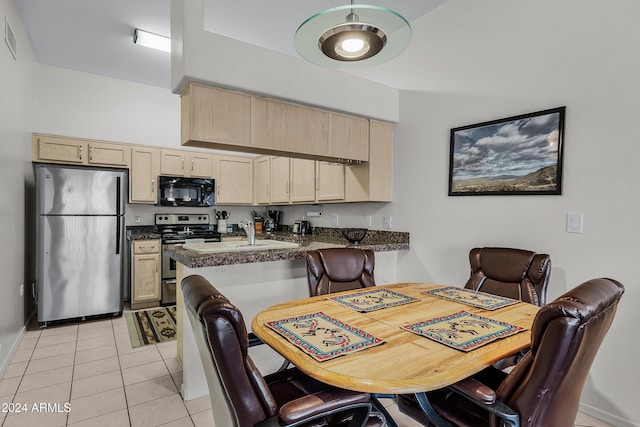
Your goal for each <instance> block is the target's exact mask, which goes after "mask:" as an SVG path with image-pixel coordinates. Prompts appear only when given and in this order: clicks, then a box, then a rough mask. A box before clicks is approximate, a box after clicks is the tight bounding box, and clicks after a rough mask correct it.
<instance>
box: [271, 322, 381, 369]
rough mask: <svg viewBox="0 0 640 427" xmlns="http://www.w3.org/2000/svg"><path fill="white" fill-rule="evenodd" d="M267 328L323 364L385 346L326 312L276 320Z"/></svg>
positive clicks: (379, 340) (376, 339) (378, 339)
mask: <svg viewBox="0 0 640 427" xmlns="http://www.w3.org/2000/svg"><path fill="white" fill-rule="evenodd" d="M266 325H267V326H268V327H269V328H271V329H273V330H274V331H276V332H277V333H279V334H280V335H282V336H283V337H284V338H286V339H287V340H288V341H289V342H290V343H292V344H294V345H295V346H297V347H298V348H300V349H301V350H302V351H304V352H305V353H307V354H308V355H309V356H311V357H313V358H314V359H315V360H317V361H319V362H323V361H325V360H330V359H333V358H335V357H338V356H343V355H346V354H350V353H354V352H356V351H361V350H364V349H367V348H370V347H373V346H376V345H379V344H382V343H383V342H384V341H383V340H381V339H380V338H377V337H375V336H373V335H371V334H369V333H367V332H365V331H363V330H361V329H358V328H355V327H353V326H351V325H348V324H346V323H344V322H342V321H340V320H338V319H335V318H333V317H331V316H328V315H326V314H325V313H323V312H317V313H311V314H305V315H302V316H295V317H289V318H287V319H281V320H275V321H272V322H267V323H266Z"/></svg>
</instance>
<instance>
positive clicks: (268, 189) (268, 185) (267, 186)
mask: <svg viewBox="0 0 640 427" xmlns="http://www.w3.org/2000/svg"><path fill="white" fill-rule="evenodd" d="M267 197H269V184H267Z"/></svg>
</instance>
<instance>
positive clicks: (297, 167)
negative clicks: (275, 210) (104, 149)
mask: <svg viewBox="0 0 640 427" xmlns="http://www.w3.org/2000/svg"><path fill="white" fill-rule="evenodd" d="M290 177H291V178H290V179H291V194H290V200H291V203H309V202H311V203H313V202H315V200H316V162H315V160H306V159H291V169H290Z"/></svg>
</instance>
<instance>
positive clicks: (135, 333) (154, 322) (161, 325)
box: [125, 306, 176, 348]
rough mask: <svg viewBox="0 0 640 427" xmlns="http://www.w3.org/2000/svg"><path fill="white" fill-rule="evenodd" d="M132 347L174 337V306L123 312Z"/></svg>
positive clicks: (170, 339) (156, 342) (171, 339)
mask: <svg viewBox="0 0 640 427" xmlns="http://www.w3.org/2000/svg"><path fill="white" fill-rule="evenodd" d="M125 318H126V320H127V328H128V329H129V338H130V339H131V346H132V347H133V348H136V347H142V346H143V345H149V344H159V343H162V342H167V341H173V340H175V339H176V307H175V306H171V307H161V308H153V309H149V310H140V311H132V312H128V313H125Z"/></svg>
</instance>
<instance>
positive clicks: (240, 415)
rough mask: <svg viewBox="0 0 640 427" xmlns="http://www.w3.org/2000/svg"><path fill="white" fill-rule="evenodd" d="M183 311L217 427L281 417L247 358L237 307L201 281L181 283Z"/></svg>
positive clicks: (188, 279) (193, 279)
mask: <svg viewBox="0 0 640 427" xmlns="http://www.w3.org/2000/svg"><path fill="white" fill-rule="evenodd" d="M182 292H183V294H184V303H185V309H186V311H187V314H188V316H189V320H190V322H191V326H192V328H193V331H194V335H195V337H196V343H197V346H198V351H199V352H200V357H201V359H202V362H203V366H204V370H205V375H206V377H207V384H208V385H209V395H210V398H211V404H212V410H213V418H214V421H215V424H216V425H217V426H229V427H231V426H253V425H255V424H257V423H259V422H261V421H263V420H265V419H267V418H270V417H272V416H274V415H276V414H277V413H278V406H277V404H276V402H275V399H274V398H273V395H272V394H271V392H270V390H269V387H268V385H267V383H266V382H265V380H264V378H263V376H262V374H261V373H260V371H259V370H258V369H257V368H256V366H255V365H254V364H253V361H252V360H251V357H250V356H249V355H248V353H247V349H248V345H249V343H248V338H247V330H246V327H245V324H244V320H243V318H242V314H241V313H240V311H239V310H238V308H237V307H236V306H234V305H233V304H231V303H230V302H229V300H228V299H227V298H225V297H224V295H222V294H221V293H220V292H218V291H217V290H216V288H214V287H213V286H211V284H210V283H209V282H208V281H207V280H206V279H205V278H204V277H202V276H198V275H193V276H188V277H185V278H184V279H183V281H182Z"/></svg>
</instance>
